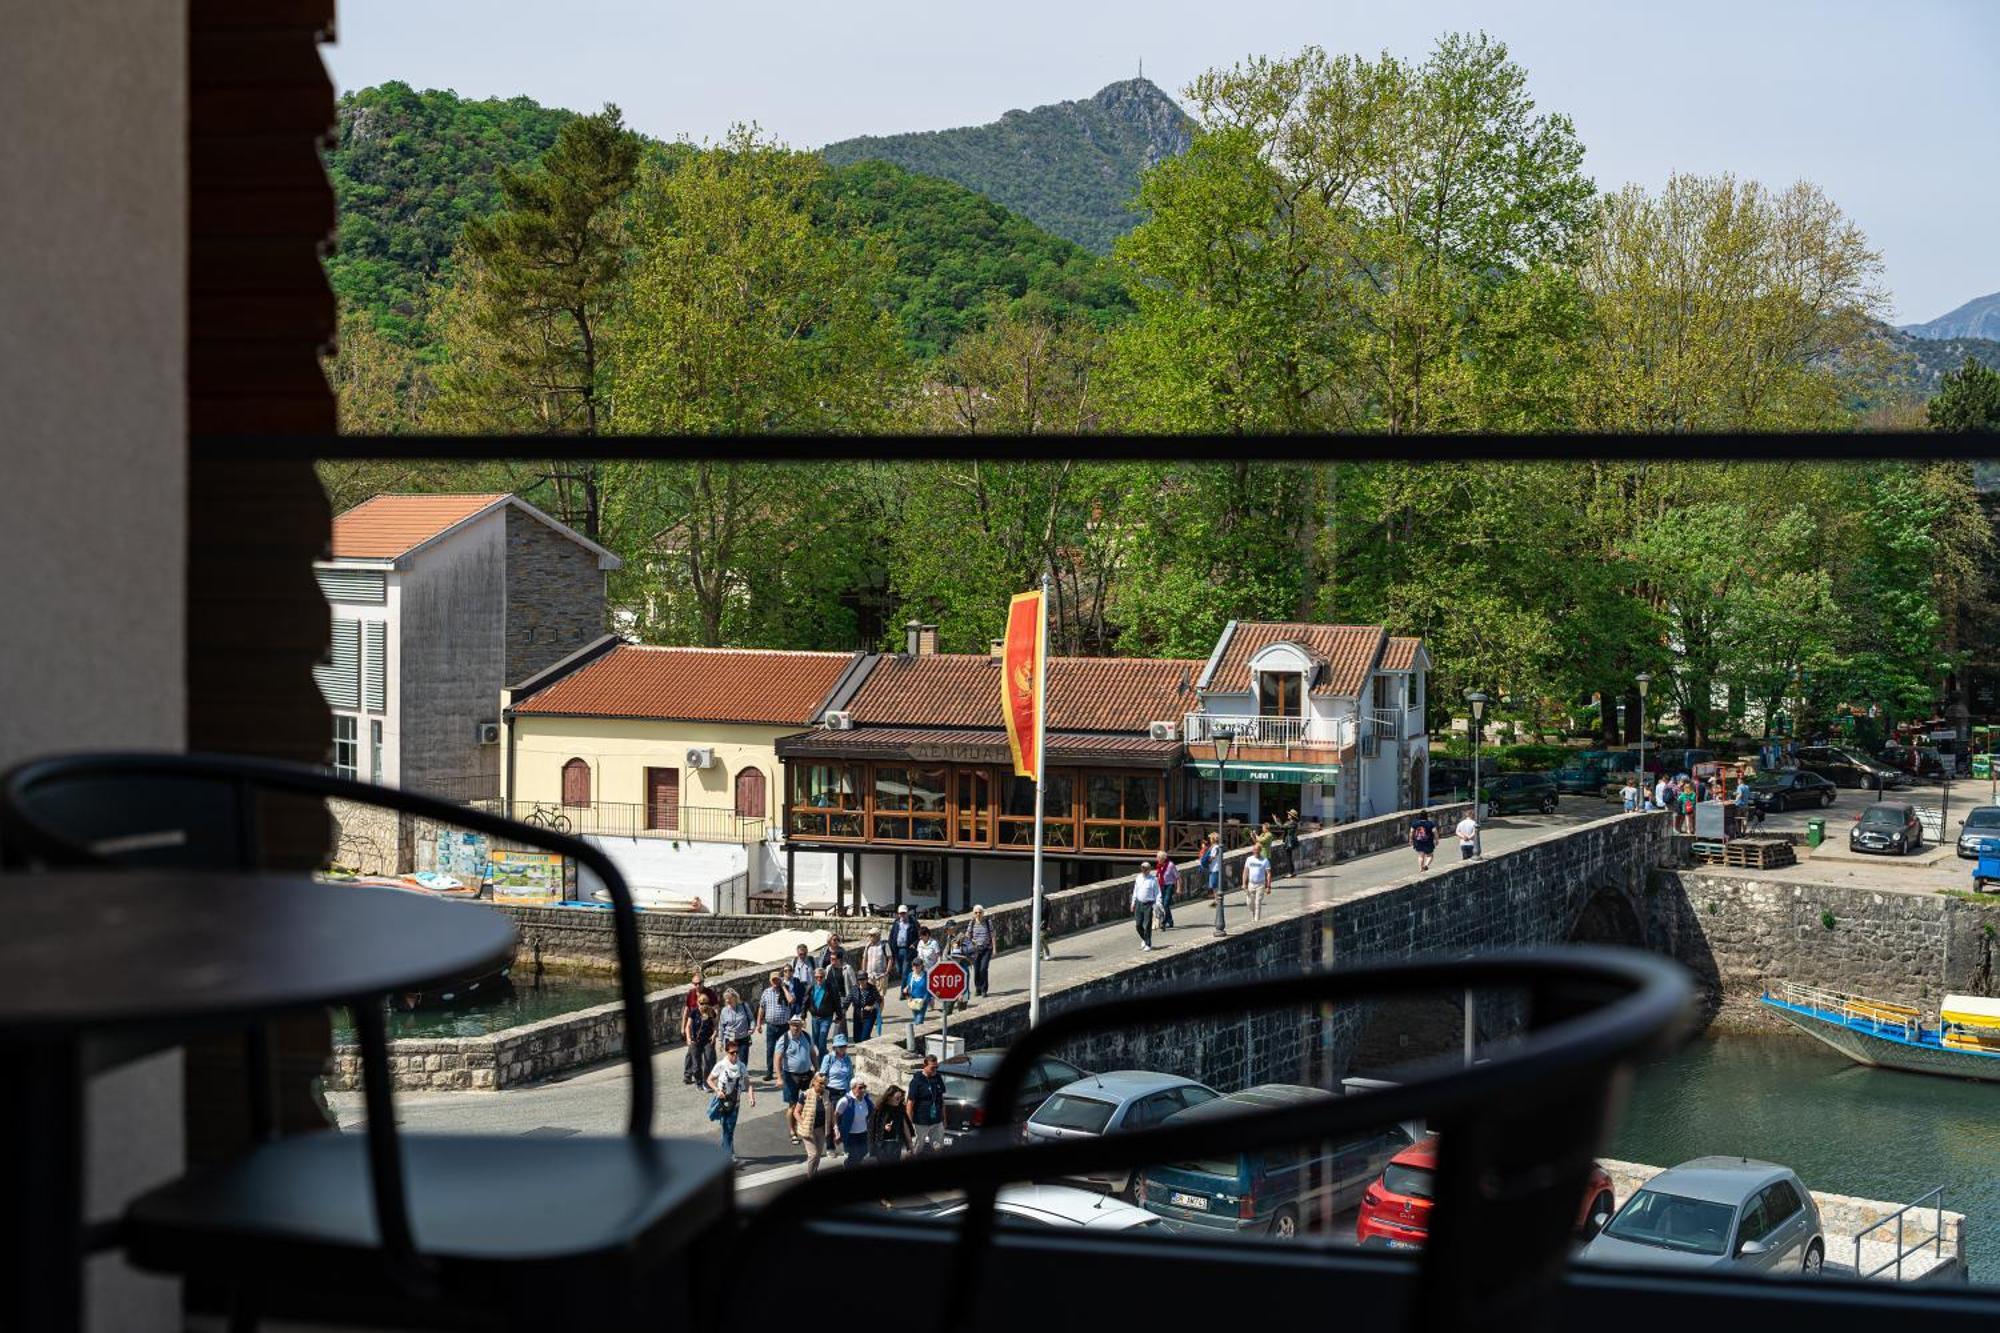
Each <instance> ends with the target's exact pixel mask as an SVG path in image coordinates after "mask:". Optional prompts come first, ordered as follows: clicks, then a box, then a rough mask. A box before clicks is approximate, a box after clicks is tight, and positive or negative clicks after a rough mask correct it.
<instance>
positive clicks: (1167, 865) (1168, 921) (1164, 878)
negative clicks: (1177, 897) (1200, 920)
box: [1153, 852, 1181, 930]
mask: <svg viewBox="0 0 2000 1333" xmlns="http://www.w3.org/2000/svg"><path fill="white" fill-rule="evenodd" d="M1153 877H1154V878H1155V879H1157V880H1159V881H1160V925H1161V926H1163V927H1164V928H1166V929H1167V930H1172V929H1173V928H1174V890H1175V889H1176V888H1178V887H1180V882H1181V868H1180V867H1179V866H1177V865H1175V864H1174V858H1173V857H1171V856H1168V855H1167V854H1166V853H1165V852H1161V853H1160V859H1159V860H1157V861H1155V862H1154V863H1153Z"/></svg>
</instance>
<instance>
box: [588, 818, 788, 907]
mask: <svg viewBox="0 0 2000 1333" xmlns="http://www.w3.org/2000/svg"><path fill="white" fill-rule="evenodd" d="M584 841H585V842H588V843H590V844H591V845H593V846H595V847H597V848H599V849H600V850H602V851H603V853H604V854H605V855H606V856H608V857H610V858H611V863H612V864H613V865H615V866H617V867H618V870H619V873H621V874H623V875H624V876H625V883H626V885H627V886H628V887H629V888H630V889H631V890H632V897H633V900H634V901H635V902H637V903H638V904H639V905H640V906H641V907H644V906H646V905H647V904H648V902H649V900H658V899H663V898H664V899H686V898H699V899H701V903H702V906H703V907H706V908H708V909H709V910H710V911H714V910H715V909H716V906H717V904H716V892H715V885H716V882H717V881H719V880H724V879H728V878H729V877H731V876H732V875H740V874H742V873H744V871H745V870H747V869H749V868H750V861H751V852H752V851H753V850H756V851H759V852H761V848H757V849H752V848H747V847H745V846H743V845H742V844H741V843H734V842H682V843H675V842H671V841H669V840H668V839H665V838H613V837H600V836H598V835H596V834H589V835H586V836H585V838H584ZM760 859H761V858H760Z"/></svg>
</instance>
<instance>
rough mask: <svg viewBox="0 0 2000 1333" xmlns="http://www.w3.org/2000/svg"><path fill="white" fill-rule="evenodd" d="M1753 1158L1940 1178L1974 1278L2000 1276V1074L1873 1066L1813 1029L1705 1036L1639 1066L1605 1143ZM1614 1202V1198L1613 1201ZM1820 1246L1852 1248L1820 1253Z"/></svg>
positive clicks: (1867, 1175)
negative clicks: (1960, 1216)
mask: <svg viewBox="0 0 2000 1333" xmlns="http://www.w3.org/2000/svg"><path fill="white" fill-rule="evenodd" d="M1708 1154H1720V1155H1725V1156H1744V1157H1758V1158H1763V1159H1764V1160H1766V1161H1771V1162H1778V1163H1781V1164H1783V1165H1785V1166H1789V1167H1791V1168H1792V1169H1793V1170H1794V1171H1797V1172H1798V1173H1799V1177H1800V1179H1802V1180H1804V1181H1805V1182H1806V1184H1807V1186H1808V1187H1810V1188H1812V1189H1816V1190H1820V1191H1823V1192H1825V1193H1829V1194H1852V1195H1858V1196H1860V1197H1862V1198H1866V1199H1891V1200H1894V1201H1896V1202H1897V1203H1908V1202H1910V1201H1911V1200H1913V1199H1915V1198H1916V1197H1917V1196H1918V1195H1919V1194H1922V1193H1923V1192H1924V1191H1925V1190H1928V1189H1930V1188H1932V1187H1933V1186H1937V1185H1943V1186H1944V1187H1945V1191H1944V1206H1945V1207H1946V1208H1947V1209H1949V1210H1950V1211H1952V1212H1959V1213H1964V1214H1965V1216H1966V1224H1965V1225H1966V1258H1967V1263H1968V1267H1969V1269H1970V1272H1971V1276H1972V1280H1973V1281H1975V1282H1988V1283H2000V1084H1993V1083H1975V1082H1971V1081H1969V1080H1960V1079H1950V1078H1938V1077H1935V1076H1932V1075H1927V1074H1906V1073H1903V1072H1901V1071H1899V1070H1893V1069H1869V1068H1866V1067H1864V1066H1862V1065H1857V1064H1854V1063H1853V1062H1852V1061H1849V1060H1847V1059H1845V1058H1843V1057H1842V1056H1840V1055H1839V1054H1837V1053H1835V1052H1834V1051H1831V1050H1829V1049H1828V1048H1826V1047H1825V1046H1822V1045H1820V1044H1819V1043H1818V1042H1816V1041H1813V1040H1812V1039H1811V1038H1809V1037H1804V1036H1796V1037H1795V1036H1789V1035H1783V1034H1774V1035H1770V1036H1763V1035H1758V1036H1744V1035H1736V1034H1731V1035H1726V1036H1720V1037H1703V1038H1701V1039H1700V1040H1698V1041H1696V1042H1694V1043H1693V1044H1691V1045H1690V1046H1688V1047H1687V1048H1686V1049H1684V1050H1682V1051H1681V1052H1679V1053H1678V1054H1676V1055H1673V1056H1671V1057H1669V1058H1667V1059H1665V1060H1662V1061H1660V1062H1658V1063H1656V1064H1653V1065H1650V1066H1648V1067H1647V1068H1645V1069H1643V1070H1641V1071H1640V1073H1639V1075H1638V1078H1637V1080H1636V1083H1635V1086H1634V1088H1633V1093H1632V1101H1631V1105H1630V1106H1629V1107H1628V1108H1627V1110H1626V1112H1625V1116H1624V1119H1623V1121H1622V1122H1621V1123H1620V1125H1619V1126H1618V1129H1617V1131H1616V1132H1615V1133H1614V1134H1613V1135H1612V1139H1611V1146H1610V1150H1609V1154H1608V1155H1609V1156H1611V1157H1615V1158H1620V1159H1623V1160H1625V1161H1630V1162H1645V1163H1648V1164H1651V1165H1654V1166H1672V1165H1674V1164H1675V1163H1677V1162H1684V1161H1686V1160H1687V1159H1688V1158H1690V1157H1701V1156H1704V1155H1708ZM1621 1202H1622V1201H1621ZM1827 1257H1828V1258H1829V1259H1836V1258H1839V1259H1843V1260H1844V1259H1845V1258H1846V1257H1847V1256H1844V1255H1842V1256H1835V1255H1832V1254H1829V1255H1828V1256H1827Z"/></svg>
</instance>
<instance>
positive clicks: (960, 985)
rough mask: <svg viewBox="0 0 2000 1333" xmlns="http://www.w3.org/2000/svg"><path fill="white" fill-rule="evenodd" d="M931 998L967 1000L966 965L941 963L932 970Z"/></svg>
mask: <svg viewBox="0 0 2000 1333" xmlns="http://www.w3.org/2000/svg"><path fill="white" fill-rule="evenodd" d="M930 983H931V998H932V999H934V1000H962V999H964V998H965V983H966V976H965V965H964V964H963V963H939V964H938V965H937V966H936V967H933V968H932V969H931V975H930Z"/></svg>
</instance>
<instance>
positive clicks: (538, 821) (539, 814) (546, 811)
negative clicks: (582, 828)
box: [521, 802, 569, 833]
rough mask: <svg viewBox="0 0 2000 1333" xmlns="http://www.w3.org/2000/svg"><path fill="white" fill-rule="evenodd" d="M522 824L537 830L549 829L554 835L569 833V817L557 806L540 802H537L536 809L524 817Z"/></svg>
mask: <svg viewBox="0 0 2000 1333" xmlns="http://www.w3.org/2000/svg"><path fill="white" fill-rule="evenodd" d="M521 822H522V823H523V824H531V825H533V826H534V827H536V828H545V829H548V830H549V831H550V832H552V833H567V832H569V816H568V815H566V814H564V813H563V812H562V811H561V810H559V809H557V808H556V807H555V806H552V805H543V804H541V803H540V802H536V804H535V808H534V809H533V810H530V811H529V812H528V813H527V814H526V815H524V816H522V818H521Z"/></svg>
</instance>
